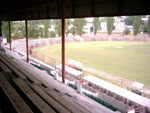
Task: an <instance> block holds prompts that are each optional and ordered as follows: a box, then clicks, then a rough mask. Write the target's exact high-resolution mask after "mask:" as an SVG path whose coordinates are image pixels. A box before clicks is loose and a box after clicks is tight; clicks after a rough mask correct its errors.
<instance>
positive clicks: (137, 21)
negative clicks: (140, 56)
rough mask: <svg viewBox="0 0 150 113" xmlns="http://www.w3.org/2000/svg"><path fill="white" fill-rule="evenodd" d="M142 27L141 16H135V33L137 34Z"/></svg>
mask: <svg viewBox="0 0 150 113" xmlns="http://www.w3.org/2000/svg"><path fill="white" fill-rule="evenodd" d="M140 27H141V16H134V22H133V34H134V35H135V36H136V35H137V34H138V33H139V30H140Z"/></svg>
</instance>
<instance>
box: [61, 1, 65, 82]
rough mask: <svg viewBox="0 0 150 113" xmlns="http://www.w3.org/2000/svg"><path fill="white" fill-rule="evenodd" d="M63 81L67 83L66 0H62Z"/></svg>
mask: <svg viewBox="0 0 150 113" xmlns="http://www.w3.org/2000/svg"><path fill="white" fill-rule="evenodd" d="M62 82H63V83H65V0H62Z"/></svg>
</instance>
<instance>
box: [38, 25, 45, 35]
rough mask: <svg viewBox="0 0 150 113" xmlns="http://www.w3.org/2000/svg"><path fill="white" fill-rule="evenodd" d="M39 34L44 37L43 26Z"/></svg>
mask: <svg viewBox="0 0 150 113" xmlns="http://www.w3.org/2000/svg"><path fill="white" fill-rule="evenodd" d="M39 36H40V37H43V36H44V29H43V28H41V27H40V28H39Z"/></svg>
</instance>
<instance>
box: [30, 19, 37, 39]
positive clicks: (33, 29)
mask: <svg viewBox="0 0 150 113" xmlns="http://www.w3.org/2000/svg"><path fill="white" fill-rule="evenodd" d="M28 36H29V38H38V36H39V29H38V24H37V22H36V21H29V22H28Z"/></svg>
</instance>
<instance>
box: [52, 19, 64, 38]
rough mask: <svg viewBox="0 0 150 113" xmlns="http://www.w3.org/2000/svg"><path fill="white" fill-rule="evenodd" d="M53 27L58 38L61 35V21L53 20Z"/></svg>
mask: <svg viewBox="0 0 150 113" xmlns="http://www.w3.org/2000/svg"><path fill="white" fill-rule="evenodd" d="M54 26H55V32H56V34H58V36H59V37H60V36H61V34H62V31H61V20H60V19H59V20H54Z"/></svg>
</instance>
